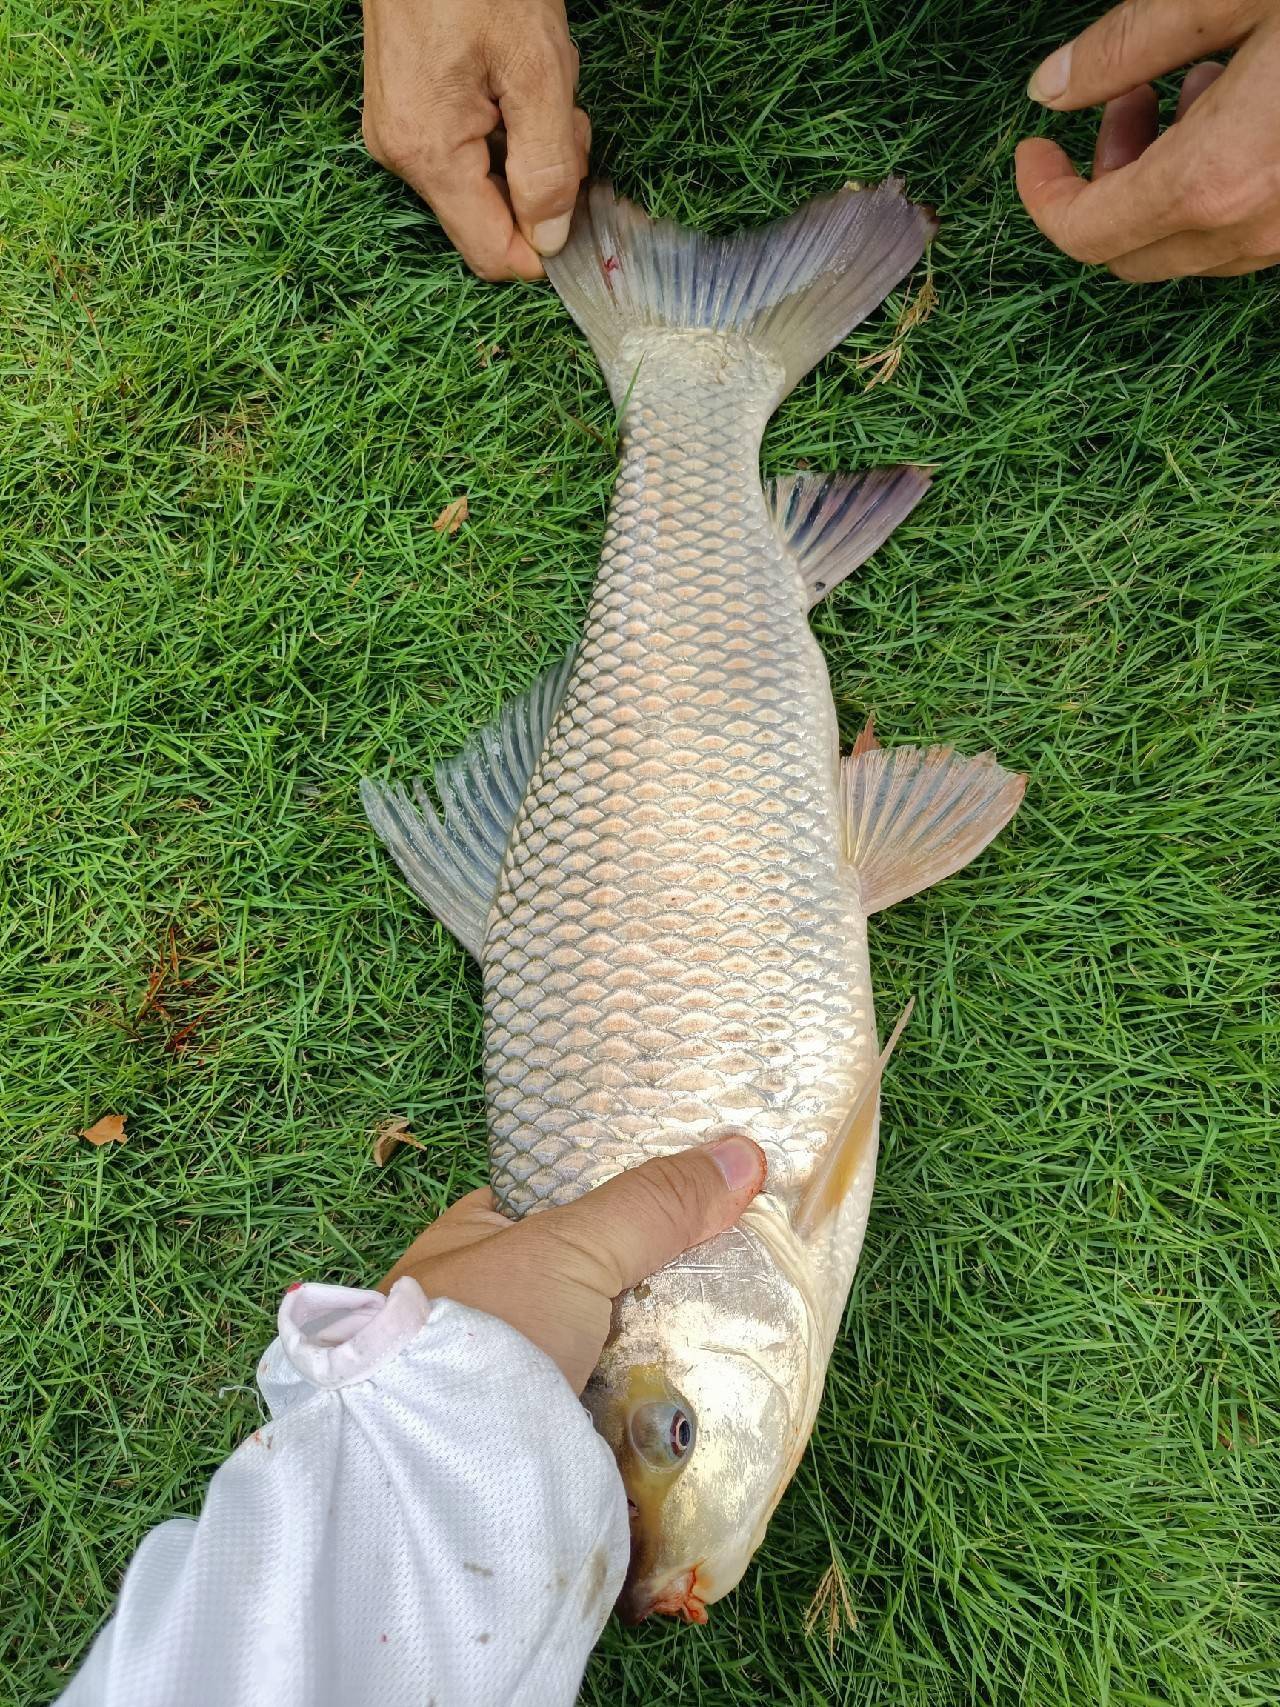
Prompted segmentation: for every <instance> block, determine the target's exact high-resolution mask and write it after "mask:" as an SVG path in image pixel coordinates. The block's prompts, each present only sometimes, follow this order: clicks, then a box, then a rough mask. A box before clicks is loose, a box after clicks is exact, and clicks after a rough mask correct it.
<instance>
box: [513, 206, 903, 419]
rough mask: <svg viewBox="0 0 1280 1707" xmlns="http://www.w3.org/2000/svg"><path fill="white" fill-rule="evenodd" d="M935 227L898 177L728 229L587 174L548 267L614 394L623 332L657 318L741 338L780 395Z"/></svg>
mask: <svg viewBox="0 0 1280 1707" xmlns="http://www.w3.org/2000/svg"><path fill="white" fill-rule="evenodd" d="M936 228H937V221H936V219H935V218H934V215H933V212H932V210H931V209H928V208H923V207H917V206H916V205H915V204H914V203H912V202H909V201H908V200H907V199H906V197H905V196H904V195H903V193H902V185H901V182H900V181H899V180H898V179H896V178H887V179H886V180H885V181H884V182H883V183H882V184H877V185H876V186H875V187H874V188H871V189H856V188H854V187H852V186H848V187H846V188H845V189H842V190H837V191H836V193H835V194H834V195H830V196H823V197H821V198H820V199H819V200H817V201H811V202H809V203H807V204H806V205H805V206H804V207H802V208H800V210H799V211H798V212H796V213H793V214H792V215H791V216H790V218H788V219H783V220H780V221H778V222H777V223H776V224H773V225H766V226H762V227H761V228H760V229H759V230H756V231H743V232H739V233H738V234H736V235H735V236H731V237H711V236H707V235H705V234H703V233H702V232H698V231H690V230H688V229H686V228H685V227H684V226H680V225H676V224H675V223H674V222H673V221H672V220H669V219H650V217H649V216H648V214H646V213H644V212H643V211H642V210H641V209H640V208H638V207H636V206H635V204H634V203H633V202H629V201H623V200H621V199H619V198H617V197H615V195H614V193H613V189H612V187H611V186H610V185H609V184H607V183H597V184H593V185H592V186H591V187H590V189H589V190H587V191H585V192H584V193H583V195H582V196H581V197H580V199H579V202H578V208H577V211H576V213H575V215H574V220H573V225H572V228H571V230H570V233H569V240H568V242H567V243H566V244H565V246H564V248H563V249H562V250H561V251H560V253H559V254H558V255H554V256H549V257H548V258H547V261H546V269H547V273H548V276H549V277H550V279H551V282H552V284H553V285H554V286H555V288H556V290H557V291H558V292H559V293H560V296H561V298H562V299H563V301H564V304H565V306H566V307H567V308H568V310H569V312H570V314H572V315H573V317H574V319H575V320H576V321H577V322H578V325H579V326H580V327H581V328H582V330H583V331H584V332H585V333H586V335H587V337H588V338H589V339H590V341H591V347H592V348H593V349H594V350H595V352H596V355H597V356H598V357H599V358H600V364H601V366H602V367H603V368H604V371H605V377H606V378H607V379H608V381H609V389H610V391H611V392H612V393H613V397H614V401H615V402H619V403H620V402H621V401H622V400H623V398H624V397H625V396H626V392H627V389H628V386H629V384H630V380H631V368H632V366H633V365H634V363H633V362H629V361H628V359H627V355H626V351H625V349H624V347H623V346H624V343H625V340H626V337H627V334H628V333H630V332H636V331H641V330H645V329H649V330H653V329H658V328H667V329H670V330H686V331H687V330H702V331H708V332H719V333H722V334H724V335H726V336H738V337H741V338H744V339H745V340H746V341H747V342H749V343H751V344H752V345H754V346H755V347H756V348H757V349H760V350H762V351H763V352H765V353H766V354H767V355H769V356H771V357H772V358H773V359H774V360H775V361H777V362H778V364H779V365H780V366H781V367H782V369H783V370H784V372H785V382H784V385H783V388H782V392H781V395H782V396H785V395H786V393H787V392H788V391H790V390H791V388H792V387H793V386H794V385H795V384H796V383H797V382H798V381H799V380H800V379H802V378H803V376H804V375H805V374H806V373H808V371H809V369H810V368H811V367H813V366H814V364H815V363H816V362H818V361H820V360H821V359H822V357H823V356H825V355H826V353H827V351H828V350H831V349H834V348H835V346H836V345H837V344H838V343H839V342H840V340H841V339H842V338H844V337H845V336H846V335H847V334H848V333H849V332H851V331H852V330H853V328H854V327H855V326H856V325H857V324H858V322H859V321H860V320H863V319H865V318H866V316H867V315H868V314H870V313H871V311H872V309H873V308H875V307H876V306H877V305H878V304H879V303H880V302H882V301H883V300H884V298H885V297H886V296H887V295H888V294H889V292H890V291H891V290H892V289H893V287H894V285H896V284H897V283H898V282H899V281H900V280H901V279H902V278H904V277H905V276H906V274H907V273H909V272H910V270H911V268H912V267H913V266H914V265H915V264H916V262H917V261H918V260H919V259H920V256H921V254H922V253H923V251H924V247H925V244H926V243H927V242H928V241H929V239H930V238H931V237H932V235H933V233H934V231H935V230H936Z"/></svg>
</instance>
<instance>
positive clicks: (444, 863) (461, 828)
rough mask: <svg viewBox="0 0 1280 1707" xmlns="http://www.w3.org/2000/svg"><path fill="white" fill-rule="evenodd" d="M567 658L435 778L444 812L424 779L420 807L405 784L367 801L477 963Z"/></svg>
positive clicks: (364, 783) (429, 900) (372, 789)
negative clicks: (514, 827)
mask: <svg viewBox="0 0 1280 1707" xmlns="http://www.w3.org/2000/svg"><path fill="white" fill-rule="evenodd" d="M573 660H574V653H573V652H568V653H566V654H565V656H564V657H563V658H562V659H561V660H560V662H559V663H558V664H554V665H553V666H552V667H551V669H549V670H547V671H545V672H544V673H543V674H542V675H541V676H539V677H538V679H537V681H536V682H535V683H534V684H533V686H532V687H531V688H529V689H528V690H527V691H526V692H524V693H522V694H520V695H519V696H518V697H517V698H515V699H513V700H511V701H510V702H509V703H508V704H507V705H505V706H503V708H502V710H501V711H500V712H499V714H498V716H497V717H496V719H495V720H494V721H493V722H492V723H488V724H486V725H485V727H484V728H483V729H479V730H477V731H476V733H475V734H474V735H473V736H472V737H471V739H470V740H469V741H468V742H467V743H466V745H465V746H464V747H463V748H462V750H461V751H460V752H458V753H456V754H455V755H454V757H453V758H451V759H444V760H442V761H441V762H440V763H439V764H438V765H437V766H436V767H435V769H434V770H433V771H432V773H431V780H432V782H433V783H434V784H435V789H436V793H437V794H438V796H439V798H440V805H441V807H442V808H443V812H444V815H443V817H441V815H440V813H439V812H437V811H436V809H435V807H434V806H433V805H432V803H431V800H430V798H429V797H428V795H427V792H426V790H425V789H424V788H423V786H422V784H421V782H418V783H415V784H414V801H416V805H415V804H414V801H411V800H410V798H409V795H408V793H407V792H406V790H405V789H404V788H403V786H401V785H400V784H398V783H396V784H392V783H382V782H374V781H373V779H372V778H371V777H364V778H362V780H361V783H360V798H361V800H362V801H363V802H364V809H365V812H366V813H367V814H368V817H369V822H370V823H371V824H372V825H373V827H374V829H375V830H376V831H377V832H378V834H379V835H380V836H381V837H382V839H383V841H384V842H385V843H386V844H387V847H388V849H389V850H390V852H391V855H392V857H393V858H394V859H395V861H396V864H397V865H398V866H399V867H400V869H401V871H403V872H404V874H405V876H406V877H407V878H408V880H409V887H410V888H411V889H412V890H413V892H414V894H415V895H417V896H418V898H419V899H420V900H422V901H425V902H426V904H427V906H428V907H429V908H430V909H431V911H432V912H433V913H434V914H435V916H436V918H437V919H439V921H440V923H441V924H442V925H443V926H444V927H445V929H446V930H448V931H451V932H452V933H453V935H454V936H455V937H457V939H458V941H459V942H460V943H461V944H462V946H463V947H464V948H466V949H470V951H471V953H472V954H474V955H475V956H476V957H477V959H478V958H479V956H480V953H481V950H482V949H483V947H484V937H485V928H486V925H487V923H488V918H489V909H490V907H491V906H492V905H493V897H494V894H495V892H496V890H497V887H498V875H499V872H500V871H501V869H502V859H503V855H504V854H505V853H506V851H507V843H508V842H509V841H510V839H511V827H512V825H513V824H514V823H515V821H516V814H517V812H518V811H519V810H520V803H521V801H522V800H523V799H524V797H525V792H526V790H527V789H528V786H529V778H530V777H531V776H532V775H533V767H534V766H535V765H536V764H537V762H538V758H539V756H540V754H541V752H542V749H543V746H544V744H545V742H546V739H547V731H548V730H549V729H550V727H551V721H552V719H553V718H554V717H555V714H556V711H557V709H558V708H559V705H560V701H561V699H562V698H563V697H564V690H565V684H566V683H567V682H568V680H569V671H570V669H571V667H572V665H573Z"/></svg>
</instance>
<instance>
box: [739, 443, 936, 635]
mask: <svg viewBox="0 0 1280 1707" xmlns="http://www.w3.org/2000/svg"><path fill="white" fill-rule="evenodd" d="M930 479H931V475H930V473H929V470H928V469H927V468H916V467H914V466H913V465H912V464H910V463H904V464H903V465H902V466H901V467H900V468H873V469H871V470H870V471H869V472H867V473H863V474H789V475H787V476H785V477H784V478H783V479H781V480H773V481H770V482H769V484H768V485H767V486H766V487H765V502H766V503H767V504H768V506H769V509H770V512H771V514H772V516H773V524H774V527H775V529H776V530H777V534H778V538H779V539H780V540H781V541H782V543H783V545H784V546H785V547H786V549H787V550H788V551H789V552H790V553H791V554H792V556H793V557H794V558H795V560H796V562H797V563H798V564H799V566H800V573H801V575H802V576H803V577H804V584H805V586H806V587H807V588H808V590H809V609H810V610H812V609H813V607H814V605H816V604H817V603H818V602H819V600H821V599H824V598H826V596H827V594H828V593H829V592H830V591H831V589H832V588H833V587H837V586H839V584H840V582H841V581H843V580H844V579H845V577H846V576H847V575H851V574H852V573H853V571H854V570H855V569H857V568H859V567H860V566H861V565H862V564H863V563H865V562H866V560H867V558H868V557H870V556H871V554H872V552H874V551H876V550H878V549H879V547H880V546H882V545H883V544H884V542H885V540H886V539H888V537H889V535H890V534H891V533H892V532H893V530H894V528H896V527H897V525H898V523H899V522H900V521H903V520H905V519H906V517H907V516H909V515H910V514H911V512H912V510H913V509H915V507H916V505H917V504H918V503H919V502H920V500H921V498H923V497H924V495H925V493H926V492H927V491H928V490H929V481H930Z"/></svg>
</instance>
